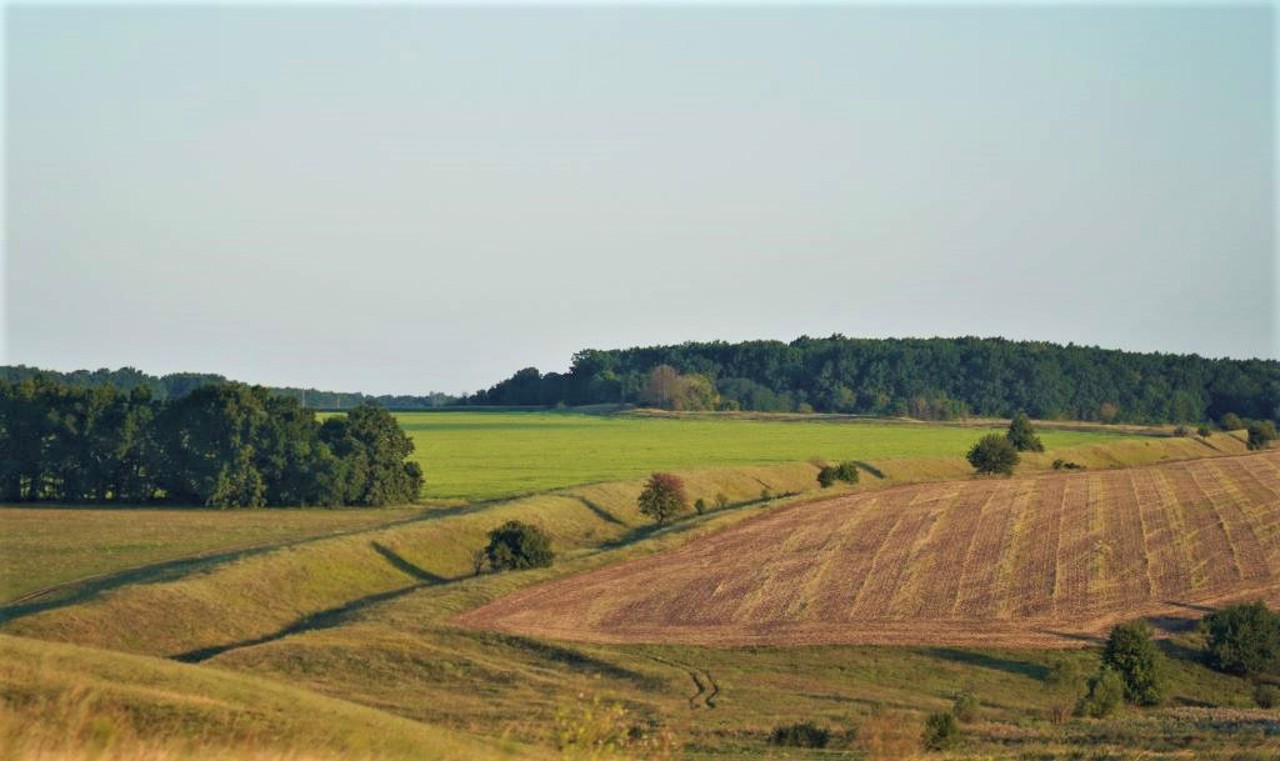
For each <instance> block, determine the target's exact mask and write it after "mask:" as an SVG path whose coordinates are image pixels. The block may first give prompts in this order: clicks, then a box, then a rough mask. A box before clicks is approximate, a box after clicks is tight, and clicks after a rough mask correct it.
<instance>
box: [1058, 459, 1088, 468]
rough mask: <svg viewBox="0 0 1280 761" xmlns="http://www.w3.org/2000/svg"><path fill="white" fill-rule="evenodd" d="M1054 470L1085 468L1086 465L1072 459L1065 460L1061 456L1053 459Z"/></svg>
mask: <svg viewBox="0 0 1280 761" xmlns="http://www.w3.org/2000/svg"><path fill="white" fill-rule="evenodd" d="M1053 469H1054V470H1084V469H1085V468H1084V466H1083V465H1081V464H1080V463H1078V462H1072V461H1071V460H1063V459H1061V458H1059V459H1057V460H1054V461H1053Z"/></svg>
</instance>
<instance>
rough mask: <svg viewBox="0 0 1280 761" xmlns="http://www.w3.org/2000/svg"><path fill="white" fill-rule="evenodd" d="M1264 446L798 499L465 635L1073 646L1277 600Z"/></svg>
mask: <svg viewBox="0 0 1280 761" xmlns="http://www.w3.org/2000/svg"><path fill="white" fill-rule="evenodd" d="M1278 571H1280V452H1272V453H1265V454H1257V455H1249V456H1243V457H1226V458H1214V459H1209V460H1198V461H1192V462H1180V463H1171V464H1166V465H1156V466H1151V467H1143V468H1132V469H1128V470H1113V471H1100V472H1081V473H1065V474H1051V475H1040V476H1029V477H1021V478H1010V479H978V480H970V481H960V482H956V481H953V482H944V483H932V484H919V485H910V486H903V487H900V488H893V489H887V490H883V491H878V492H872V493H866V494H856V495H852V496H845V497H839V498H835V499H831V500H826V501H822V502H815V503H808V504H803V505H797V506H795V507H791V508H784V509H781V510H779V511H777V512H774V513H771V514H768V515H765V516H762V517H760V518H758V519H754V520H751V521H748V522H745V523H742V524H739V525H737V526H735V527H733V528H730V529H728V530H726V531H724V532H721V533H719V534H715V535H712V536H708V537H705V538H702V539H699V540H696V541H694V542H692V543H690V544H688V545H686V546H684V547H682V548H680V549H678V550H675V551H673V552H669V553H664V554H662V555H657V556H653V557H649V558H644V559H641V560H636V561H632V562H627V563H621V564H619V565H616V566H611V567H608V568H604V569H601V570H599V571H594V572H591V573H587V574H583V575H580V576H574V577H569V578H564V579H560V580H557V581H553V582H550V583H547V584H542V585H539V586H536V587H533V588H530V589H526V590H523V591H521V592H518V593H516V594H513V595H510V596H508V597H505V598H503V599H500V600H497V601H494V602H493V603H490V604H488V605H485V606H484V607H481V608H477V609H475V610H472V611H468V612H466V613H463V614H461V615H458V616H457V617H455V618H454V622H455V623H458V624H460V625H463V626H467V627H472V628H479V629H489V630H498V631H505V632H513V633H519V634H527V635H534V636H542V637H551V638H558V639H568V640H579V641H588V642H660V643H661V642H665V643H686V644H698V645H723V646H733V645H816V644H836V643H849V644H895V645H899V644H930V645H937V644H945V645H968V646H978V645H982V646H1009V647H1020V646H1035V647H1071V646H1078V645H1081V644H1085V643H1089V642H1092V641H1094V640H1096V638H1097V637H1098V636H1100V635H1104V634H1105V632H1106V630H1107V629H1108V628H1109V627H1110V626H1111V625H1113V624H1114V623H1116V622H1117V621H1121V620H1126V619H1130V618H1136V617H1140V616H1142V617H1147V618H1150V619H1152V620H1153V621H1155V622H1156V623H1157V625H1158V626H1160V627H1162V628H1163V629H1165V630H1172V629H1178V628H1182V627H1185V626H1188V625H1190V623H1191V622H1193V621H1194V620H1196V619H1198V618H1199V617H1200V616H1202V615H1203V614H1204V612H1205V611H1206V610H1207V609H1209V608H1211V607H1212V606H1214V605H1218V604H1222V603H1224V602H1230V601H1234V600H1239V599H1248V598H1255V597H1261V598H1264V599H1267V600H1270V601H1273V602H1274V601H1277V600H1280V575H1278V574H1277V572H1278Z"/></svg>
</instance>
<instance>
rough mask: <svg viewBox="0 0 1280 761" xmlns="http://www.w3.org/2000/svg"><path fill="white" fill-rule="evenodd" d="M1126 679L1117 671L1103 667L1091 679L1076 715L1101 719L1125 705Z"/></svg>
mask: <svg viewBox="0 0 1280 761" xmlns="http://www.w3.org/2000/svg"><path fill="white" fill-rule="evenodd" d="M1124 694H1125V684H1124V678H1123V677H1121V676H1120V674H1119V673H1118V672H1116V670H1115V669H1113V668H1111V667H1109V666H1103V667H1102V668H1101V669H1100V670H1099V671H1098V673H1096V674H1094V675H1093V676H1091V677H1089V691H1088V692H1087V693H1085V696H1084V697H1083V698H1081V699H1080V702H1079V703H1078V704H1077V705H1076V714H1077V715H1079V716H1092V717H1093V718H1095V719H1101V718H1102V717H1104V716H1110V715H1111V714H1112V713H1113V712H1114V711H1115V710H1116V709H1117V708H1119V707H1120V706H1121V705H1122V704H1123V703H1124Z"/></svg>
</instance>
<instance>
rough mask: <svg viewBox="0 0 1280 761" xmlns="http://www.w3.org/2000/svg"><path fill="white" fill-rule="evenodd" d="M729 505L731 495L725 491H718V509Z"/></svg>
mask: <svg viewBox="0 0 1280 761" xmlns="http://www.w3.org/2000/svg"><path fill="white" fill-rule="evenodd" d="M728 506H729V495H728V494H725V493H724V492H722V491H721V492H716V509H717V510H723V509H725V508H726V507H728Z"/></svg>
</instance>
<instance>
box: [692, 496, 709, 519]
mask: <svg viewBox="0 0 1280 761" xmlns="http://www.w3.org/2000/svg"><path fill="white" fill-rule="evenodd" d="M693 511H694V512H695V513H697V514H698V515H702V514H704V513H706V512H707V501H706V500H705V499H703V498H702V497H698V498H697V499H695V500H694V501H693Z"/></svg>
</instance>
